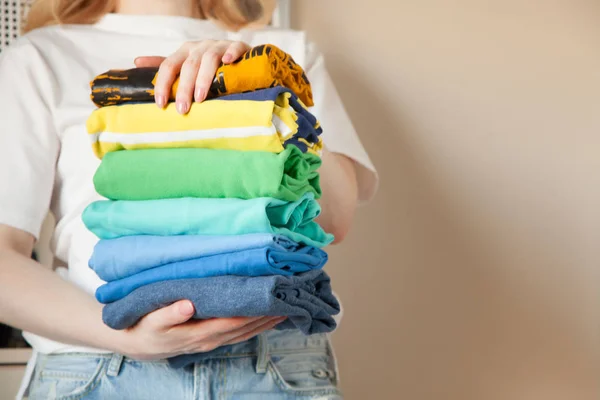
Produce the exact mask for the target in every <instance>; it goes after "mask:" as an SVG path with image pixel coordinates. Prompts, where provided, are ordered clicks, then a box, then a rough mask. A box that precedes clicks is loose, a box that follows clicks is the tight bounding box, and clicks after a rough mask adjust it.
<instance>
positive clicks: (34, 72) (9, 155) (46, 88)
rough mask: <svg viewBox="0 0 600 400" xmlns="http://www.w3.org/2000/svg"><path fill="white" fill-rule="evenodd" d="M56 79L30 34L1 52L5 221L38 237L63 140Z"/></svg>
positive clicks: (0, 170) (0, 214) (0, 164)
mask: <svg viewBox="0 0 600 400" xmlns="http://www.w3.org/2000/svg"><path fill="white" fill-rule="evenodd" d="M52 95H57V93H54V91H53V80H52V75H51V73H50V71H49V69H48V68H47V66H46V63H45V61H44V59H43V58H42V56H41V55H40V54H39V52H38V51H37V50H36V48H35V47H34V46H33V45H32V44H31V42H29V41H28V40H27V39H26V38H21V39H19V40H18V41H17V42H16V43H14V44H13V46H11V47H9V48H8V49H7V50H5V51H4V52H3V53H2V54H0V185H1V188H0V224H5V225H9V226H12V227H15V228H18V229H21V230H23V231H26V232H29V233H31V234H32V235H33V236H35V238H36V239H37V238H38V237H39V234H40V229H41V226H42V223H43V221H44V219H45V217H46V214H47V212H48V208H49V205H50V199H51V196H52V190H53V185H54V175H55V168H56V160H57V157H58V152H59V148H60V142H59V139H58V136H57V134H56V130H55V128H54V123H53V118H52V110H51V106H50V99H51V96H52Z"/></svg>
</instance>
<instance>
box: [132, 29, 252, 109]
mask: <svg viewBox="0 0 600 400" xmlns="http://www.w3.org/2000/svg"><path fill="white" fill-rule="evenodd" d="M248 50H250V46H249V45H247V44H246V43H243V42H232V41H228V40H201V41H197V42H186V43H184V45H183V46H181V47H180V48H179V50H177V51H176V52H175V53H173V54H172V55H170V56H169V57H167V58H165V57H138V58H136V59H135V65H136V66H137V67H138V68H140V67H158V66H160V67H159V70H158V77H157V79H156V84H155V85H154V96H155V100H156V104H157V105H158V106H159V107H161V108H163V107H165V106H166V105H167V103H168V102H169V97H170V94H171V88H172V86H173V83H174V82H175V80H176V79H177V76H178V75H179V87H178V89H177V96H176V99H175V101H176V104H177V111H178V112H179V113H180V114H186V113H187V112H188V111H189V110H190V106H191V104H192V101H194V100H195V101H198V102H200V101H204V100H205V99H206V96H207V94H208V91H209V89H210V86H211V84H212V82H213V80H214V77H215V72H217V69H218V68H219V66H220V65H221V63H224V64H230V63H232V62H234V61H235V60H237V59H238V58H240V57H241V56H242V55H243V54H244V53H245V52H247V51H248Z"/></svg>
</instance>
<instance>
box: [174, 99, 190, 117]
mask: <svg viewBox="0 0 600 400" xmlns="http://www.w3.org/2000/svg"><path fill="white" fill-rule="evenodd" d="M189 107H190V106H189V104H188V103H186V102H185V101H178V102H177V112H179V114H185V113H187V112H188V109H189Z"/></svg>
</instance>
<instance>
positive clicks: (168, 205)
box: [82, 150, 333, 247]
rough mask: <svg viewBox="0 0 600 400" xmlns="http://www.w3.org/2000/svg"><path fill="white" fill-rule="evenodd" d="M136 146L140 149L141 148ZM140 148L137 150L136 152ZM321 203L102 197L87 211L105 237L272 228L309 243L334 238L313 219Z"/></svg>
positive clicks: (308, 198)
mask: <svg viewBox="0 0 600 400" xmlns="http://www.w3.org/2000/svg"><path fill="white" fill-rule="evenodd" d="M136 151H137V150H136ZM133 152H135V151H133ZM320 212H321V207H320V206H319V204H318V203H317V202H316V200H315V199H314V195H313V194H312V193H306V194H304V195H303V196H302V197H301V198H300V199H298V200H297V201H294V202H286V201H283V200H277V199H273V198H256V199H250V200H241V199H198V198H189V197H188V198H181V199H165V200H146V201H110V200H109V201H97V202H94V203H92V204H90V205H89V206H88V207H87V208H86V209H85V210H84V212H83V216H82V218H83V222H84V224H85V225H86V227H87V228H88V229H89V230H90V231H92V232H93V233H94V234H95V235H96V236H98V237H99V238H100V239H115V238H118V237H122V236H134V235H156V236H171V235H244V234H248V233H272V234H280V235H283V236H286V237H288V238H290V239H292V240H294V241H296V242H299V243H305V244H307V245H309V246H315V247H323V246H325V245H327V244H329V243H331V242H332V241H333V235H331V234H328V233H326V232H325V231H324V230H323V228H321V226H319V224H317V223H316V222H315V221H314V219H315V218H316V217H317V216H318V215H319V213H320Z"/></svg>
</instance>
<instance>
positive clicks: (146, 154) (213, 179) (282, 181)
mask: <svg viewBox="0 0 600 400" xmlns="http://www.w3.org/2000/svg"><path fill="white" fill-rule="evenodd" d="M320 165H321V158H320V157H318V156H316V155H313V154H308V153H302V152H301V151H300V150H299V149H298V148H297V147H295V146H289V147H288V148H287V149H286V150H284V151H283V152H281V153H279V154H275V153H269V152H262V151H236V150H216V149H196V148H183V149H147V150H127V151H115V152H111V153H108V154H106V155H105V156H104V158H103V159H102V163H101V164H100V167H99V168H98V170H97V171H96V174H95V176H94V185H95V187H96V191H97V192H98V193H100V194H101V195H102V196H104V197H106V198H109V199H112V200H156V199H172V198H181V197H200V198H238V199H253V198H257V197H272V198H275V199H280V200H286V201H296V200H298V199H299V198H300V197H302V195H304V194H305V193H313V194H314V195H315V198H319V197H320V195H321V187H320V185H319V174H318V172H317V169H318V168H319V167H320Z"/></svg>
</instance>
